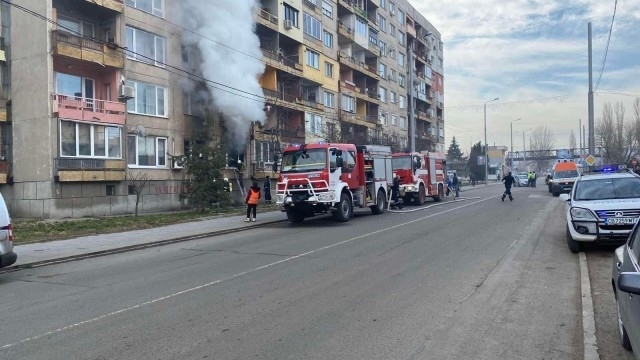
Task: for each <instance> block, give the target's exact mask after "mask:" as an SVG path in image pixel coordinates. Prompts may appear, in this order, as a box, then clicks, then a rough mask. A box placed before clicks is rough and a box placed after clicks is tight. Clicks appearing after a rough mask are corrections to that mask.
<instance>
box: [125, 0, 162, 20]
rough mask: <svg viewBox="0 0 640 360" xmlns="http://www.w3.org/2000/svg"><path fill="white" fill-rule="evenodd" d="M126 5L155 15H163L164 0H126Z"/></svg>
mask: <svg viewBox="0 0 640 360" xmlns="http://www.w3.org/2000/svg"><path fill="white" fill-rule="evenodd" d="M127 5H128V6H131V7H133V8H136V9H138V10H142V11H144V12H146V13H149V14H152V15H155V16H159V17H164V0H127Z"/></svg>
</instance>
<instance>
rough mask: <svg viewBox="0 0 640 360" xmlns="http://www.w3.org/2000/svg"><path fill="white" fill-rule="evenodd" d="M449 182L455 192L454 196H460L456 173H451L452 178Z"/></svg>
mask: <svg viewBox="0 0 640 360" xmlns="http://www.w3.org/2000/svg"><path fill="white" fill-rule="evenodd" d="M451 184H452V185H453V190H455V192H456V196H455V197H456V198H459V197H460V179H458V175H457V174H456V173H453V179H451Z"/></svg>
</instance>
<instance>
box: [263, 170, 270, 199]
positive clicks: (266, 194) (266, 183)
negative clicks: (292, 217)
mask: <svg viewBox="0 0 640 360" xmlns="http://www.w3.org/2000/svg"><path fill="white" fill-rule="evenodd" d="M263 188H264V202H265V203H267V204H271V179H269V176H267V178H266V179H265V180H264V187H263Z"/></svg>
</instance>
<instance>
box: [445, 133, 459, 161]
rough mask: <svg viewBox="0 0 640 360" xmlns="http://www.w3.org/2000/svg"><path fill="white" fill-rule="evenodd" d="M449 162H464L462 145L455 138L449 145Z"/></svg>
mask: <svg viewBox="0 0 640 360" xmlns="http://www.w3.org/2000/svg"><path fill="white" fill-rule="evenodd" d="M447 160H449V161H452V160H462V150H460V145H459V144H458V142H457V141H456V137H455V136H454V137H453V139H452V140H451V144H450V145H449V150H447Z"/></svg>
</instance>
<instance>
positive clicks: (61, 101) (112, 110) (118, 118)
mask: <svg viewBox="0 0 640 360" xmlns="http://www.w3.org/2000/svg"><path fill="white" fill-rule="evenodd" d="M53 112H54V113H57V114H58V117H61V118H65V119H72V120H83V121H93V122H96V121H97V122H101V123H106V124H119V125H124V122H125V112H126V104H125V103H121V102H115V101H106V100H98V99H88V98H83V97H76V96H67V95H61V94H53Z"/></svg>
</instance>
